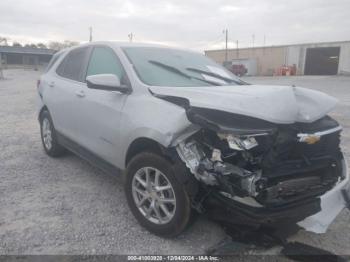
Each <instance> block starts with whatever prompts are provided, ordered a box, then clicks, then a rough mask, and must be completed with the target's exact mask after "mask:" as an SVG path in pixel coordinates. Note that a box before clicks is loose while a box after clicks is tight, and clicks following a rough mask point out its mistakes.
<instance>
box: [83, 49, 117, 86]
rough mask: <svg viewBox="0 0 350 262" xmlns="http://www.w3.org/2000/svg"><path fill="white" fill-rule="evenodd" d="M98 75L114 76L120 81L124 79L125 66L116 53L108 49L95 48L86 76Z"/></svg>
mask: <svg viewBox="0 0 350 262" xmlns="http://www.w3.org/2000/svg"><path fill="white" fill-rule="evenodd" d="M98 74H114V75H116V76H118V77H119V79H123V78H124V70H123V66H122V64H121V63H120V61H119V59H118V57H117V56H116V54H115V53H114V51H113V50H112V49H110V48H106V47H95V48H94V50H93V52H92V55H91V58H90V63H89V66H88V69H87V74H86V76H90V75H98Z"/></svg>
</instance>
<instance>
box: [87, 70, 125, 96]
mask: <svg viewBox="0 0 350 262" xmlns="http://www.w3.org/2000/svg"><path fill="white" fill-rule="evenodd" d="M86 83H87V86H88V88H92V89H99V90H107V91H119V92H121V93H130V91H131V89H130V87H128V86H126V85H122V84H120V79H119V77H118V76H116V75H113V74H99V75H91V76H88V77H87V78H86Z"/></svg>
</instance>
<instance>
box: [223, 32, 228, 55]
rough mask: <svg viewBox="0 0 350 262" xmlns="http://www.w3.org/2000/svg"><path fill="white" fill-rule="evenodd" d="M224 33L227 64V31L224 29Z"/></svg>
mask: <svg viewBox="0 0 350 262" xmlns="http://www.w3.org/2000/svg"><path fill="white" fill-rule="evenodd" d="M223 32H224V33H225V35H226V36H225V42H226V43H225V62H227V41H228V30H227V29H225V30H224V31H223Z"/></svg>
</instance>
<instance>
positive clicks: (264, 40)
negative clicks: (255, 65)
mask: <svg viewBox="0 0 350 262" xmlns="http://www.w3.org/2000/svg"><path fill="white" fill-rule="evenodd" d="M265 45H266V35H265V34H264V48H263V50H264V54H265Z"/></svg>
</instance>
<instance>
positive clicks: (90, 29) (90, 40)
mask: <svg viewBox="0 0 350 262" xmlns="http://www.w3.org/2000/svg"><path fill="white" fill-rule="evenodd" d="M89 31H90V37H89V42H92V26H90V27H89Z"/></svg>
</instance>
